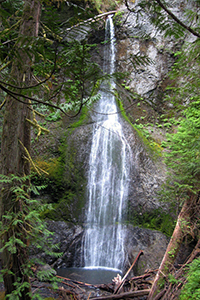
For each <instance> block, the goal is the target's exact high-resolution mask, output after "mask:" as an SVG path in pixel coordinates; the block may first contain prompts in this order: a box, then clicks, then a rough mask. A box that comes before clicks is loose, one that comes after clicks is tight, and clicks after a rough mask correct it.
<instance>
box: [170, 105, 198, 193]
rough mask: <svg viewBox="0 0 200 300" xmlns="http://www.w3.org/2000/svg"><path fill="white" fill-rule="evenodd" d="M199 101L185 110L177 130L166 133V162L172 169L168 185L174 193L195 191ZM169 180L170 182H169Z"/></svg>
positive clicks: (196, 181) (196, 188)
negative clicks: (167, 149)
mask: <svg viewBox="0 0 200 300" xmlns="http://www.w3.org/2000/svg"><path fill="white" fill-rule="evenodd" d="M199 136H200V101H199V100H198V101H194V102H192V103H191V104H190V106H189V107H188V108H187V109H186V110H185V113H184V118H183V119H182V120H181V122H180V124H179V126H178V129H177V132H175V133H171V134H167V145H168V148H169V151H168V152H166V154H165V157H166V164H167V166H168V167H169V168H170V169H171V170H173V172H172V173H171V175H170V177H169V187H170V186H171V188H173V189H174V190H175V191H176V193H178V194H181V193H184V192H185V193H187V192H188V191H192V192H193V193H196V192H197V191H198V190H199V188H200V185H199V175H200V156H199V149H200V139H199ZM170 182H171V184H170Z"/></svg>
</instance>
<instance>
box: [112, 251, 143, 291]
mask: <svg viewBox="0 0 200 300" xmlns="http://www.w3.org/2000/svg"><path fill="white" fill-rule="evenodd" d="M142 254H143V251H142V250H140V251H139V253H138V255H137V256H136V258H135V260H134V262H133V263H132V265H131V266H130V268H129V269H128V271H127V272H126V274H125V275H124V277H123V278H122V281H121V283H120V284H119V285H118V287H117V288H116V290H115V292H114V294H118V293H119V292H120V290H121V289H122V287H123V285H124V283H125V279H126V277H127V276H128V274H129V273H130V271H131V270H132V268H133V267H134V265H135V264H136V262H137V261H138V259H139V257H140V256H141V255H142Z"/></svg>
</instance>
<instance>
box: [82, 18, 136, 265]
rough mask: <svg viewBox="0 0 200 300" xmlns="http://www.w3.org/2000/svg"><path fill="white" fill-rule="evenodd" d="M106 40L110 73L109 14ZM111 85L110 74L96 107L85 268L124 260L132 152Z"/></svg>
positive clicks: (112, 55) (111, 36)
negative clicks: (123, 223)
mask: <svg viewBox="0 0 200 300" xmlns="http://www.w3.org/2000/svg"><path fill="white" fill-rule="evenodd" d="M105 39H106V43H105V50H104V66H103V71H104V73H106V74H108V75H112V74H113V73H114V71H115V37H114V26H113V22H112V17H111V16H109V17H108V18H107V21H106V34H105ZM108 77H109V76H108ZM114 88H115V83H114V80H113V79H111V76H110V79H109V80H107V81H105V82H104V83H103V85H102V87H101V99H100V100H99V103H98V104H97V107H96V109H95V110H96V113H95V115H94V120H95V126H94V130H93V140H92V147H91V154H90V161H89V166H90V169H89V176H88V208H87V212H86V232H85V236H84V241H83V247H84V248H83V249H84V265H85V267H91V268H95V267H97V268H98V267H106V268H116V269H120V270H121V269H122V268H123V262H124V245H123V241H124V236H123V235H124V234H123V225H122V218H123V211H124V209H125V207H126V198H127V194H128V179H129V169H130V159H131V151H130V146H129V145H128V143H127V141H126V139H125V137H124V135H123V132H122V126H121V124H120V122H119V116H118V113H117V106H116V103H115V96H114V94H113V91H114Z"/></svg>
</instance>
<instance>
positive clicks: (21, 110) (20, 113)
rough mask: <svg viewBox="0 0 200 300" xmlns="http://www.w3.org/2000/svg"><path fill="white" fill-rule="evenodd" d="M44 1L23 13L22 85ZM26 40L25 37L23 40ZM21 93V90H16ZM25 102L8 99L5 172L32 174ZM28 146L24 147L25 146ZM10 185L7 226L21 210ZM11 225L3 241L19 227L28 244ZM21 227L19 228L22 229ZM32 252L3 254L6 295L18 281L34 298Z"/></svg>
mask: <svg viewBox="0 0 200 300" xmlns="http://www.w3.org/2000/svg"><path fill="white" fill-rule="evenodd" d="M40 11H41V4H40V1H38V0H26V1H24V12H23V16H22V21H21V26H20V30H19V37H20V39H19V41H18V43H16V45H15V47H16V50H18V56H16V57H15V58H14V60H13V65H12V70H11V76H10V77H11V79H12V84H13V85H15V86H18V87H25V86H28V85H30V84H31V78H32V73H31V63H32V60H33V59H34V57H33V55H32V54H30V53H29V55H28V54H27V52H26V51H27V50H26V51H23V49H22V47H21V46H22V43H23V45H26V44H27V43H30V40H31V39H32V38H34V37H36V36H37V34H38V27H39V18H40ZM23 39H24V40H23ZM15 91H16V92H18V93H20V92H19V91H20V89H16V90H15ZM23 101H24V102H25V103H22V102H19V101H17V100H16V99H14V98H12V96H10V95H8V96H7V99H6V106H5V114H4V124H3V133H2V152H1V159H2V174H3V175H7V176H8V175H11V174H14V175H16V176H20V177H23V176H26V175H29V174H30V165H29V162H28V160H26V159H25V158H24V154H25V153H24V147H26V149H27V150H28V151H30V138H31V137H30V125H29V123H28V122H27V120H26V119H30V111H31V110H30V102H29V100H28V99H27V100H23ZM23 146H24V147H23ZM10 187H11V186H10V185H8V184H4V186H3V189H2V193H1V203H0V205H1V206H2V212H1V214H2V215H1V219H2V221H3V225H6V224H8V222H9V221H8V220H7V219H6V218H3V217H2V216H3V215H7V214H8V213H18V212H19V211H20V209H21V207H20V201H16V195H13V193H12V192H11V191H10ZM16 228H17V227H12V226H10V230H7V231H6V232H5V233H4V235H3V238H2V240H3V244H4V245H5V243H7V242H9V240H10V238H11V237H12V236H13V230H16V231H17V232H15V236H16V237H18V238H19V239H21V240H22V241H23V242H24V243H25V244H27V241H26V235H25V234H24V235H23V236H22V235H21V233H20V230H19V227H18V229H16ZM18 230H19V231H18ZM27 260H28V255H27V247H23V246H20V245H19V244H16V253H12V252H10V251H9V250H8V249H7V248H5V249H4V251H3V254H2V264H3V269H4V270H7V271H6V272H5V273H4V285H5V290H6V291H5V292H6V295H8V294H11V293H12V292H13V291H14V290H16V286H15V283H16V282H18V283H21V284H22V283H27V284H26V287H24V289H23V290H22V291H21V295H19V299H21V300H22V299H23V300H29V299H31V293H30V291H31V290H30V284H29V278H28V275H27V274H25V272H24V270H25V269H24V267H25V266H26V265H27Z"/></svg>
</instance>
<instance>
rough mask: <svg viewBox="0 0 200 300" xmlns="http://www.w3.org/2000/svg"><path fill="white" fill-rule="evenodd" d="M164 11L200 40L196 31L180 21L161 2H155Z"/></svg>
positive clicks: (199, 35) (158, 0)
mask: <svg viewBox="0 0 200 300" xmlns="http://www.w3.org/2000/svg"><path fill="white" fill-rule="evenodd" d="M155 1H156V2H157V3H158V5H159V6H160V7H162V9H164V11H165V12H166V13H167V14H168V15H169V16H170V17H172V19H173V20H174V21H175V22H177V23H178V24H179V25H180V26H182V27H183V28H185V29H186V30H188V31H189V32H190V33H192V34H193V35H195V36H197V37H198V38H200V34H199V33H198V32H196V31H195V30H194V29H192V28H191V27H190V26H187V25H185V24H184V23H183V22H182V21H181V20H180V19H178V18H177V17H176V16H175V15H174V14H173V13H172V12H171V11H170V10H169V9H168V8H167V7H166V6H165V5H164V4H163V3H162V2H161V1H160V0H155Z"/></svg>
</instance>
